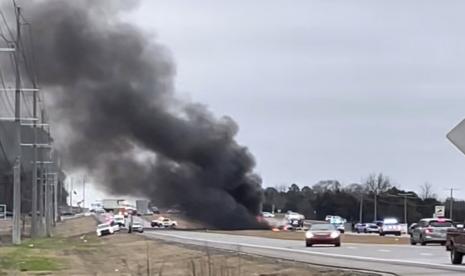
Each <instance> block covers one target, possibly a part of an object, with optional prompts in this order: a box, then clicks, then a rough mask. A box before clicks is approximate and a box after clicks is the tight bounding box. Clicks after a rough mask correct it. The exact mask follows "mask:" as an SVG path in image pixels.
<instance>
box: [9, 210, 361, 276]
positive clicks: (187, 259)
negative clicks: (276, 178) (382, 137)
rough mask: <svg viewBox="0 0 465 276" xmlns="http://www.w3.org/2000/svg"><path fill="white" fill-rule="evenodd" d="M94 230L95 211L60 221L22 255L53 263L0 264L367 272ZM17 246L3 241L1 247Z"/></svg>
mask: <svg viewBox="0 0 465 276" xmlns="http://www.w3.org/2000/svg"><path fill="white" fill-rule="evenodd" d="M94 230H95V221H94V220H93V218H90V217H87V218H79V219H75V220H69V221H66V222H65V223H62V224H60V225H59V226H58V227H57V229H56V235H55V237H54V238H52V239H42V240H36V241H30V242H28V243H26V244H25V245H24V246H21V247H20V249H21V250H23V251H22V253H21V254H24V255H21V256H22V257H24V258H29V257H34V256H35V257H37V256H44V257H47V262H49V263H47V262H43V263H41V266H36V267H35V268H34V269H30V267H29V270H35V271H26V270H27V269H26V270H24V269H23V271H21V269H19V268H15V267H14V266H13V267H12V266H9V267H8V268H3V272H2V268H1V267H0V275H141V276H142V275H155V276H186V275H188V276H272V275H273V276H287V275H289V276H290V275H296V276H301V275H302V276H303V275H333V276H341V275H367V274H363V273H356V272H353V271H340V270H335V269H329V268H324V267H317V266H309V265H305V264H300V263H294V262H288V261H280V260H276V259H272V258H265V257H256V256H250V255H246V254H242V253H241V252H240V248H238V251H236V252H230V251H223V250H216V249H212V248H209V247H202V246H194V245H189V246H188V245H182V244H178V243H169V242H166V241H160V240H149V239H146V238H145V237H144V236H142V235H138V234H127V233H117V234H115V235H110V236H105V237H102V238H97V237H96V235H95V233H94ZM83 233H87V234H83ZM29 244H34V247H30V246H29ZM17 249H18V247H0V253H1V252H13V251H14V250H17ZM51 264H53V266H52V265H51ZM37 270H39V271H37ZM2 273H3V274H2Z"/></svg>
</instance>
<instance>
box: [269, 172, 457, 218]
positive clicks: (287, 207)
mask: <svg viewBox="0 0 465 276" xmlns="http://www.w3.org/2000/svg"><path fill="white" fill-rule="evenodd" d="M449 204H450V198H447V199H446V200H445V201H442V202H441V201H440V200H439V199H438V197H437V195H436V194H434V192H433V189H432V185H431V184H430V183H425V184H423V185H421V187H420V189H419V192H418V193H417V192H415V191H406V190H402V189H400V188H398V187H396V186H395V185H393V184H392V182H391V180H390V179H389V177H387V176H385V175H383V174H381V173H380V174H371V175H369V176H368V177H367V178H366V179H365V180H364V181H363V183H353V184H350V185H346V186H343V185H342V184H341V183H340V182H339V181H337V180H324V181H320V182H318V183H316V184H315V185H313V186H311V187H309V186H304V187H302V188H300V187H299V186H298V185H297V184H292V185H290V186H286V185H281V186H276V187H269V188H265V190H264V202H263V211H275V212H276V211H281V212H286V211H295V212H299V213H301V214H303V215H305V217H306V218H308V219H315V220H324V219H325V217H326V216H327V215H338V216H341V217H343V218H345V219H347V221H349V222H358V221H359V220H360V219H361V220H362V221H363V222H371V221H374V220H380V219H383V218H387V217H395V218H397V219H398V220H399V221H400V222H404V220H405V215H407V222H408V223H409V224H410V223H413V222H418V221H419V220H420V219H421V218H429V217H432V216H433V213H434V210H435V206H437V205H445V206H446V214H445V215H446V217H449V209H450V208H449V206H450V205H449ZM375 206H376V207H375ZM405 211H406V212H405ZM453 219H454V221H457V222H463V221H464V219H465V201H463V200H461V201H457V200H454V201H453Z"/></svg>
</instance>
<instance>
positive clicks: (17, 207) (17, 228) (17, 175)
mask: <svg viewBox="0 0 465 276" xmlns="http://www.w3.org/2000/svg"><path fill="white" fill-rule="evenodd" d="M15 12H16V45H15V46H16V50H15V52H14V60H15V73H16V90H15V125H16V139H17V146H16V161H15V166H14V169H13V233H12V242H13V244H21V101H20V99H21V75H20V69H19V60H20V48H19V45H20V41H21V22H20V17H21V8H20V7H18V6H16V5H15Z"/></svg>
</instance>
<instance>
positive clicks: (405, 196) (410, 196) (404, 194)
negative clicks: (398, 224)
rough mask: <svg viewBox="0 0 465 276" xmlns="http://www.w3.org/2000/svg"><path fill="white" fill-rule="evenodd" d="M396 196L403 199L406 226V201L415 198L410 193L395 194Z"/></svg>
mask: <svg viewBox="0 0 465 276" xmlns="http://www.w3.org/2000/svg"><path fill="white" fill-rule="evenodd" d="M397 195H398V196H401V197H403V198H404V223H405V224H408V217H407V207H408V205H407V203H408V202H407V199H408V198H415V196H414V195H413V194H412V193H399V194H397Z"/></svg>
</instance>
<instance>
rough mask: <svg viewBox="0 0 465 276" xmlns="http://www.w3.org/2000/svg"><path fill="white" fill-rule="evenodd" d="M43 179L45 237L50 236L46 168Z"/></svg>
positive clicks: (48, 185) (48, 187) (48, 191)
mask: <svg viewBox="0 0 465 276" xmlns="http://www.w3.org/2000/svg"><path fill="white" fill-rule="evenodd" d="M43 177H44V179H45V185H44V186H45V235H46V236H47V237H50V236H51V226H50V222H51V221H50V211H51V208H50V207H51V206H50V199H51V197H50V183H49V181H48V180H49V178H48V170H45V173H44V176H43Z"/></svg>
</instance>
